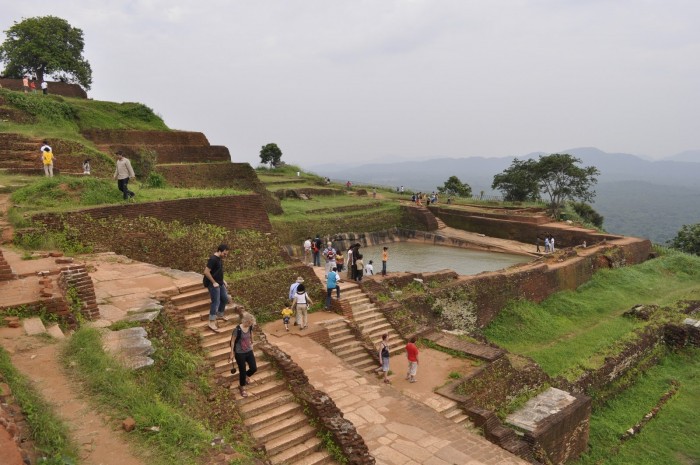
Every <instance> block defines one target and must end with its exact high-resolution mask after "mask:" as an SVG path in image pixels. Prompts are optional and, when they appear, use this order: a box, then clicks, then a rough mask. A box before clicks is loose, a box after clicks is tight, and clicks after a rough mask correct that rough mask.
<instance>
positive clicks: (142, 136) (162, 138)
mask: <svg viewBox="0 0 700 465" xmlns="http://www.w3.org/2000/svg"><path fill="white" fill-rule="evenodd" d="M82 134H83V136H85V138H86V139H90V140H91V141H93V142H94V143H95V144H96V145H102V144H108V145H111V144H116V145H144V146H150V145H203V146H208V145H209V141H208V140H207V138H206V136H205V135H204V134H203V133H201V132H193V131H142V130H132V129H87V130H85V131H83V132H82Z"/></svg>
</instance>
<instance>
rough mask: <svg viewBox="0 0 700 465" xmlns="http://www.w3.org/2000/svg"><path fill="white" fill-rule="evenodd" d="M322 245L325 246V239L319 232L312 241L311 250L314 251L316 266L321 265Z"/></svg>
mask: <svg viewBox="0 0 700 465" xmlns="http://www.w3.org/2000/svg"><path fill="white" fill-rule="evenodd" d="M321 247H323V241H321V238H320V237H319V235H318V234H316V238H315V239H314V240H313V241H312V242H311V252H312V253H313V258H314V266H321Z"/></svg>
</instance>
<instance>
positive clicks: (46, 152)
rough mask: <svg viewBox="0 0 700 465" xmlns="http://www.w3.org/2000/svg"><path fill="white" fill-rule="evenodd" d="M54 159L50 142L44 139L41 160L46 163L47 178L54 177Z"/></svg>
mask: <svg viewBox="0 0 700 465" xmlns="http://www.w3.org/2000/svg"><path fill="white" fill-rule="evenodd" d="M53 159H54V154H53V150H52V149H51V146H50V145H49V144H48V142H46V141H44V145H42V146H41V162H42V163H43V165H44V175H46V177H47V178H53Z"/></svg>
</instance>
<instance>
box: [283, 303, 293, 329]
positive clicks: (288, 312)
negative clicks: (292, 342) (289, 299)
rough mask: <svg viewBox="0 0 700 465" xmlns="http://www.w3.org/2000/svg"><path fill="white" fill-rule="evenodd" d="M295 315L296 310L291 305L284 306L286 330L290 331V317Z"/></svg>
mask: <svg viewBox="0 0 700 465" xmlns="http://www.w3.org/2000/svg"><path fill="white" fill-rule="evenodd" d="M292 315H294V310H292V309H291V308H289V307H284V308H283V309H282V323H283V324H284V329H285V331H289V318H290V317H291V316H292Z"/></svg>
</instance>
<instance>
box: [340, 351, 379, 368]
mask: <svg viewBox="0 0 700 465" xmlns="http://www.w3.org/2000/svg"><path fill="white" fill-rule="evenodd" d="M366 359H370V360H372V362H373V363H376V362H375V361H374V359H372V357H370V356H369V354H368V353H367V352H364V351H363V352H358V353H356V354H354V355H349V356H347V357H343V361H345V362H346V363H349V364H350V365H353V366H354V365H355V364H356V363H358V362H361V361H364V360H366Z"/></svg>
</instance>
